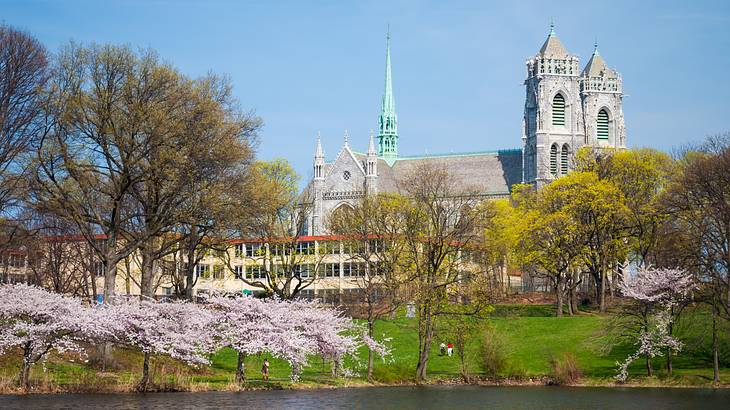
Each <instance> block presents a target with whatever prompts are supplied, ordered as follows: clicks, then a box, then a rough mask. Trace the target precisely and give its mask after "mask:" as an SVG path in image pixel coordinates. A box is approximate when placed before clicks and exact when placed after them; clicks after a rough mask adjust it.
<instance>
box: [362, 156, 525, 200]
mask: <svg viewBox="0 0 730 410" xmlns="http://www.w3.org/2000/svg"><path fill="white" fill-rule="evenodd" d="M355 156H357V157H359V159H360V160H363V159H364V158H365V155H364V154H361V153H355ZM422 164H429V165H435V166H439V167H444V168H445V169H446V171H447V172H448V173H449V174H450V175H451V176H452V177H454V179H455V180H456V181H457V183H458V184H459V185H460V186H458V187H456V188H457V189H462V190H468V191H474V192H477V193H479V194H481V195H495V196H506V195H509V193H510V189H511V188H512V185H514V184H519V183H520V182H521V181H522V151H521V150H519V149H513V150H501V151H490V152H468V153H456V154H443V155H425V156H412V157H398V159H396V160H395V161H394V162H393V165H392V166H389V165H388V163H387V162H386V161H385V160H384V159H382V158H378V191H379V192H397V191H398V182H399V181H401V180H403V179H404V178H406V177H407V176H408V175H409V174H410V173H411V172H412V171H413V170H414V169H416V167H418V166H419V165H422Z"/></svg>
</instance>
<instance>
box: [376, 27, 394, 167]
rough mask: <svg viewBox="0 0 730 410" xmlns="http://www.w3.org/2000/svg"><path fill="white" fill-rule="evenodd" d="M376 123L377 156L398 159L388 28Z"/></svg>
mask: <svg viewBox="0 0 730 410" xmlns="http://www.w3.org/2000/svg"><path fill="white" fill-rule="evenodd" d="M378 123H379V124H378V156H380V157H383V158H385V159H390V160H391V161H392V160H395V158H397V157H398V116H397V115H396V113H395V98H393V80H392V78H391V72H390V28H388V34H387V36H386V47H385V93H384V94H383V105H382V107H381V109H380V117H379V118H378Z"/></svg>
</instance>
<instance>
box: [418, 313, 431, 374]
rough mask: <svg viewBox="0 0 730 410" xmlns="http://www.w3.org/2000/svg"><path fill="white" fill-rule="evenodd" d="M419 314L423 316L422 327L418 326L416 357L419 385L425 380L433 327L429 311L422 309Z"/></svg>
mask: <svg viewBox="0 0 730 410" xmlns="http://www.w3.org/2000/svg"><path fill="white" fill-rule="evenodd" d="M421 314H422V315H423V318H422V319H419V321H420V320H422V321H423V327H422V329H421V326H419V333H420V334H419V335H418V337H419V345H420V346H419V347H420V350H421V351H420V352H419V355H418V366H417V367H416V383H419V384H420V383H421V382H423V381H425V380H426V368H427V366H428V356H429V353H430V352H431V340H432V339H433V326H432V324H431V320H432V318H431V309H430V307H425V308H423V309H422V312H421Z"/></svg>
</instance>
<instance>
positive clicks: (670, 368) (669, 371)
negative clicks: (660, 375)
mask: <svg viewBox="0 0 730 410" xmlns="http://www.w3.org/2000/svg"><path fill="white" fill-rule="evenodd" d="M669 314H670V318H673V314H674V308H670V311H669ZM673 330H674V320H670V321H669V336H672V332H673ZM673 371H674V368H673V366H672V349H671V348H669V349H667V374H668V375H670V376H671V375H672V372H673Z"/></svg>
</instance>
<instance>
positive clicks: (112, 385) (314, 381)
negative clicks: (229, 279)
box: [0, 306, 730, 391]
mask: <svg viewBox="0 0 730 410" xmlns="http://www.w3.org/2000/svg"><path fill="white" fill-rule="evenodd" d="M552 314H553V312H552V308H551V307H550V306H499V307H498V308H497V309H496V310H495V312H494V313H493V315H492V316H493V317H492V319H490V322H491V325H492V326H493V327H494V329H495V331H496V334H497V335H498V336H499V337H500V338H501V339H502V343H503V345H504V353H505V356H506V367H505V369H504V370H503V371H502V372H501V374H500V375H501V376H504V377H519V378H531V377H536V376H544V375H547V374H549V372H550V360H551V358H553V357H560V356H561V355H562V354H563V353H566V352H569V353H572V354H573V355H574V356H575V358H576V361H577V363H578V366H579V368H580V369H581V370H582V372H583V374H584V375H585V378H584V380H585V382H586V383H588V384H596V383H606V382H610V381H611V377H612V376H613V375H614V374H615V368H616V362H617V361H619V360H623V358H625V357H626V356H627V355H628V354H629V353H630V348H631V347H630V346H619V347H617V348H614V349H612V350H611V351H610V352H608V353H606V352H603V351H602V349H601V347H602V346H603V345H604V344H605V343H603V342H602V337H601V331H602V329H603V328H604V327H605V326H606V325H607V324H608V320H609V319H608V318H607V317H605V316H599V315H594V314H584V315H581V316H577V317H563V318H556V317H552V316H551V315H552ZM706 322H707V317H706V315H704V314H703V313H702V312H700V313H696V312H695V313H692V314H691V315H689V316H688V317H687V318H686V319H684V320H683V322H682V323H680V324H679V326H678V331H679V333H680V334H681V335H682V337H683V339H684V340H685V343H686V346H687V348H686V349H685V351H684V353H683V354H682V355H681V356H680V357H678V358H676V360H675V373H676V376H675V377H674V378H671V379H666V378H665V377H664V376H665V372H664V370H663V367H664V366H665V363H666V362H665V360H664V359H663V358H657V359H655V364H654V367H655V369H657V370H658V372H657V374H658V376H659V380H656V379H652V380H644V379H643V378H642V377H641V376H642V375H643V374H644V371H645V370H644V367H643V366H644V363H643V361H639V362H637V363H635V364H634V365H632V367H631V368H630V374H631V376H632V378H633V380H634V381H640V382H642V383H645V384H656V383H659V382H661V383H666V384H703V383H704V384H706V383H708V381H709V380H710V378H711V377H712V369H711V367H710V363H709V360H708V359H709V357H710V356H709V350H708V346H709V339H708V338H709V335H708V332H707V326H706ZM698 323H699V324H700V325H698ZM725 334H726V335H727V334H728V333H727V332H725ZM376 336H378V337H380V336H387V337H390V338H391V341H390V342H389V344H390V346H391V347H392V350H393V357H392V358H390V359H389V360H387V361H385V362H384V361H382V360H379V359H378V360H376V363H375V378H376V380H377V381H379V382H384V383H398V382H409V381H411V380H412V377H413V374H414V372H415V364H416V358H417V352H418V339H417V329H416V322H415V320H414V319H406V318H404V317H398V318H397V319H392V320H384V321H380V322H379V323H378V324H377V326H376ZM441 341H444V342H448V340H445V339H441V338H439V336H437V337H436V339H435V340H434V344H433V350H432V355H431V360H430V362H429V367H428V370H429V375H430V376H431V377H432V378H456V377H458V376H459V374H460V367H459V360H458V358H457V357H456V356H454V357H447V356H440V355H439V354H438V344H439V343H440V342H441ZM481 341H482V335H481V331H477V332H475V334H474V335H472V337H471V339H470V343H469V345H468V347H467V358H468V370H469V372H470V373H472V374H480V373H481V372H482V366H481V358H480V353H479V351H480V345H481ZM723 346H724V348H726V347H727V346H728V343H727V341H725V342H724V344H723ZM360 357H361V358H363V359H362V360H360V362H361V363H362V364H363V365H364V363H365V358H366V357H367V356H366V354H365V351H364V350H363V351H362V352H361V354H360ZM71 360H72V359H71V358H69V357H58V356H54V357H52V358H51V359H50V360H49V362H48V363H47V365H46V368H47V369H48V371H47V372H45V373H44V372H43V367H42V366H40V365H38V366H36V367H35V369H34V377H35V378H36V379H37V380H41V381H44V385H45V389H49V387H48V386H54V385H55V386H58V385H60V386H62V388H64V387H63V386H77V387H70V388H71V389H73V388H80V389H86V390H93V389H94V388H95V387H98V389H99V390H130V389H131V388H132V386H133V385H134V383H135V381H136V380H137V378H138V377H139V373H140V366H141V361H142V360H141V356H140V355H139V353H137V352H133V351H124V350H118V351H117V352H116V361H117V370H113V371H112V370H110V371H107V372H101V371H97V370H95V369H93V368H92V367H90V366H88V365H86V364H84V363H79V362H78V360H76V361H75V362H72V361H71ZM262 361H263V357H259V356H254V357H249V358H248V359H247V361H246V365H247V367H246V374H247V376H248V379H249V381H250V385H251V386H253V387H257V386H267V387H271V385H274V386H276V385H282V386H285V385H289V384H290V382H289V368H288V366H287V365H286V364H285V363H283V362H282V361H279V360H271V365H272V366H271V375H272V382H271V383H263V382H261V380H260V379H261V375H260V369H261V364H262ZM212 362H213V363H212V365H211V366H210V367H208V368H203V369H198V370H196V369H190V368H187V367H185V366H182V365H180V364H178V363H176V362H174V361H172V360H169V359H159V358H158V359H156V360H155V361H154V371H155V373H156V374H157V375H158V378H157V381H158V383H163V382H165V383H166V385H167V388H169V389H184V390H187V389H196V388H202V389H206V388H213V389H226V388H232V380H233V372H234V371H235V366H236V354H235V352H233V351H232V350H230V349H224V350H222V351H221V352H219V353H218V354H216V355H215V356H214V357H213V361H212ZM18 364H19V357H17V355H5V356H0V391H2V390H6V389H7V387H5V386H8V385H9V384H10V379H11V378H13V377H14V376H15V374H16V371H17V368H18ZM350 365H354V364H353V363H350ZM360 370H363V368H362V367H360ZM160 375H164V376H163V377H159V376H160ZM722 380H723V382H724V383H730V369H723V371H722ZM352 381H353V380H351V381H350V382H352ZM354 381H355V382H362V379H358V378H355V379H354ZM344 383H348V382H347V381H344V380H343V379H339V378H334V377H332V376H331V374H330V367H329V365H328V364H327V363H323V362H322V361H321V359H318V358H313V359H312V361H311V363H310V366H309V367H307V368H306V369H305V370H304V371H303V373H302V377H301V380H300V385H333V386H338V385H342V384H344Z"/></svg>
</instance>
